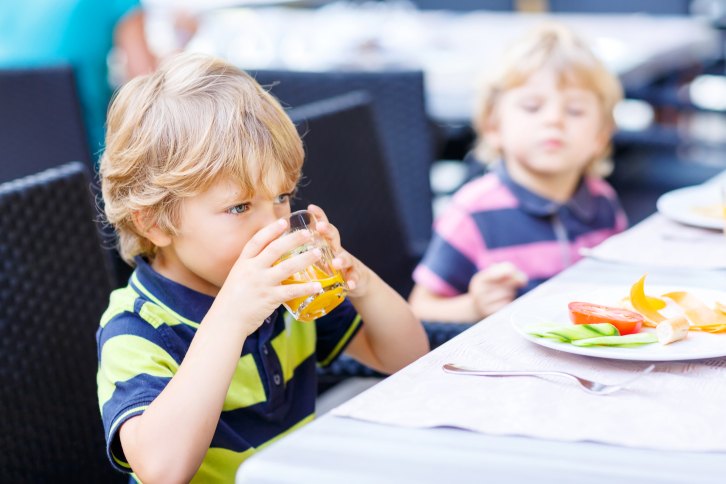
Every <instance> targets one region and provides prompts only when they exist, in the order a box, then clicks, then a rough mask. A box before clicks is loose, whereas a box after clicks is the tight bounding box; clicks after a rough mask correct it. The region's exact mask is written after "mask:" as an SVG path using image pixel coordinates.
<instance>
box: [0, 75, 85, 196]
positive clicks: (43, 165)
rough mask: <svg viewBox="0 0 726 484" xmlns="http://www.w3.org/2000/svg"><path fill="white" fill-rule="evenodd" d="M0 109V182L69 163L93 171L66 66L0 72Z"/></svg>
mask: <svg viewBox="0 0 726 484" xmlns="http://www.w3.org/2000/svg"><path fill="white" fill-rule="evenodd" d="M0 106H1V107H0V147H2V151H1V152H0V183H3V182H7V181H10V180H15V179H17V178H21V177H24V176H28V175H32V174H33V173H39V172H41V171H43V170H47V169H48V168H53V167H56V166H58V165H61V164H63V163H68V162H69V161H81V162H83V163H84V164H85V165H86V166H87V167H89V168H90V169H91V170H92V169H93V167H92V164H91V158H90V156H89V153H88V144H87V141H86V131H85V128H84V126H83V120H82V118H81V109H80V104H79V101H78V95H77V92H76V85H75V82H74V78H73V70H72V69H71V68H70V67H68V66H59V67H52V68H38V69H9V70H0Z"/></svg>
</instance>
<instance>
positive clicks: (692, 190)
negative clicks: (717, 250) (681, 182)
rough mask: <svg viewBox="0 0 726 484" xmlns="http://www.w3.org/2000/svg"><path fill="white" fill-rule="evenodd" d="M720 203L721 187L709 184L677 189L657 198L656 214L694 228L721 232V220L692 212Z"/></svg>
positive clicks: (722, 223)
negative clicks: (694, 208)
mask: <svg viewBox="0 0 726 484" xmlns="http://www.w3.org/2000/svg"><path fill="white" fill-rule="evenodd" d="M719 203H722V201H721V185H719V184H715V183H709V184H705V185H696V186H693V187H686V188H679V189H678V190H673V191H671V192H668V193H665V194H663V195H661V196H660V198H658V202H657V204H656V206H657V207H658V212H660V213H662V214H663V215H665V216H666V217H668V218H669V219H671V220H675V221H676V222H681V223H684V224H687V225H695V226H696V227H704V228H707V229H718V230H722V229H723V226H724V221H723V219H720V218H716V217H708V216H706V215H701V214H698V213H696V212H694V211H693V207H709V206H712V205H716V204H719Z"/></svg>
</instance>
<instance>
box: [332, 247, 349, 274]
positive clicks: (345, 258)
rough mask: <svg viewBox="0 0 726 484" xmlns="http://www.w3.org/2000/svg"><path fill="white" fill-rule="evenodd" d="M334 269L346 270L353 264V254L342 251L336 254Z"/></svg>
mask: <svg viewBox="0 0 726 484" xmlns="http://www.w3.org/2000/svg"><path fill="white" fill-rule="evenodd" d="M332 262H333V269H336V270H339V271H340V270H344V269H347V268H348V267H352V266H353V256H352V255H350V254H349V253H347V252H345V251H342V252H340V253H339V254H338V255H336V256H335V259H333V261H332Z"/></svg>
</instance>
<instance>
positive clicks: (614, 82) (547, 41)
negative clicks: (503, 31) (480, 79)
mask: <svg viewBox="0 0 726 484" xmlns="http://www.w3.org/2000/svg"><path fill="white" fill-rule="evenodd" d="M541 69H552V70H553V71H554V72H555V74H556V75H557V76H559V82H560V84H561V85H575V86H578V87H582V88H584V89H590V90H592V91H594V92H595V94H596V95H597V97H598V100H599V101H600V109H601V111H602V115H603V127H604V128H605V129H607V130H609V131H610V132H611V133H612V132H614V131H615V128H616V126H615V120H614V118H613V109H614V108H615V105H616V104H617V103H618V102H619V101H620V100H621V99H622V98H623V88H622V86H621V84H620V81H619V80H618V78H617V77H615V76H614V75H613V74H612V73H610V71H608V70H607V69H606V68H605V66H604V65H603V64H602V63H601V62H600V61H599V60H598V59H597V57H595V55H594V54H593V53H592V51H591V50H590V48H589V47H588V46H587V44H586V43H585V42H584V41H583V40H582V39H581V38H579V37H578V36H577V35H575V33H574V32H572V31H571V30H570V29H568V28H567V27H564V26H562V25H559V24H545V25H542V26H539V27H537V28H535V29H534V30H532V31H531V32H529V33H528V34H527V35H525V36H524V37H522V38H521V39H520V40H519V41H517V42H515V43H514V44H512V45H511V46H510V47H509V48H508V49H507V50H506V52H505V53H504V57H503V61H502V62H501V63H500V64H499V65H498V66H497V67H496V68H495V69H494V70H493V71H492V72H491V73H490V75H489V76H487V78H486V80H485V82H484V84H483V86H482V90H481V92H480V97H479V104H478V106H477V110H476V114H475V116H474V120H473V121H474V129H475V130H476V133H477V136H478V139H477V144H476V147H475V149H474V152H475V154H476V157H477V158H478V159H479V160H481V161H483V162H485V163H491V162H494V161H496V160H498V159H499V158H500V157H501V156H502V154H501V153H500V152H498V151H497V150H495V149H493V148H492V147H491V146H488V145H487V143H486V139H485V136H484V133H485V130H486V128H487V127H489V126H491V124H492V123H495V122H496V107H497V103H498V101H499V99H500V98H501V96H502V94H503V93H504V91H506V90H508V89H512V88H515V87H518V86H521V85H522V84H524V83H525V82H527V79H528V78H529V77H530V76H531V75H532V74H534V73H535V72H537V71H539V70H541ZM611 149H612V147H611V145H610V144H609V143H608V145H607V146H606V147H605V149H604V150H603V151H602V152H601V153H599V154H598V155H597V156H595V157H594V159H593V160H591V161H590V163H589V165H588V166H587V168H586V172H587V173H589V174H593V175H598V176H607V175H608V174H610V172H611V171H612V163H611V162H610V161H609V159H608V157H609V155H610V153H611Z"/></svg>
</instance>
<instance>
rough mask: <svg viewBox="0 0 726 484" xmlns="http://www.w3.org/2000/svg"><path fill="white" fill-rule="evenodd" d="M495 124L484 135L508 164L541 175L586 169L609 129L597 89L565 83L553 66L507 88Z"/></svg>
mask: <svg viewBox="0 0 726 484" xmlns="http://www.w3.org/2000/svg"><path fill="white" fill-rule="evenodd" d="M494 117H495V118H496V120H495V122H494V123H492V125H491V126H490V127H489V128H488V129H487V131H486V133H485V136H486V140H487V143H488V144H490V146H492V147H494V148H497V149H499V150H500V151H501V152H502V153H503V155H504V159H505V160H506V162H507V163H508V164H509V163H517V164H518V165H519V167H521V169H523V170H526V171H528V172H530V173H531V174H533V175H538V176H550V175H559V174H565V173H568V174H571V173H575V172H576V173H582V172H583V170H584V169H585V167H586V166H587V164H588V163H589V162H590V161H591V160H592V159H593V157H594V156H596V155H597V154H598V153H600V152H601V151H602V150H603V148H604V147H605V144H606V143H607V141H608V139H609V135H610V133H609V132H608V130H606V129H604V125H603V119H604V117H603V113H602V109H601V108H600V103H599V102H598V98H597V95H596V94H595V92H593V91H591V90H588V89H583V88H580V87H577V86H573V85H565V86H560V85H559V83H558V76H556V75H555V73H554V72H552V71H551V70H541V71H538V72H536V73H534V74H533V75H531V76H530V77H529V79H528V80H527V82H526V83H524V84H522V85H521V86H518V87H515V88H512V89H509V90H507V91H505V92H504V93H503V95H502V97H501V99H500V101H499V103H498V106H497V109H496V112H495V116H494Z"/></svg>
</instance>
